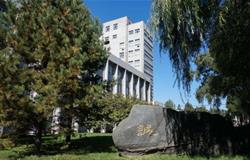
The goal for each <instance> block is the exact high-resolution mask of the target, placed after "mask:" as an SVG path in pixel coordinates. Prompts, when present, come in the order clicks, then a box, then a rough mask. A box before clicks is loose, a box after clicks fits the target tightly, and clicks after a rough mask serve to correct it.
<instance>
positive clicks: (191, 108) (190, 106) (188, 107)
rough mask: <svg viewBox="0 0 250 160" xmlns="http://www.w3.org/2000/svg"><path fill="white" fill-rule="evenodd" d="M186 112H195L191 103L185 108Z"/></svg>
mask: <svg viewBox="0 0 250 160" xmlns="http://www.w3.org/2000/svg"><path fill="white" fill-rule="evenodd" d="M184 111H185V112H194V111H195V110H194V107H193V105H192V104H191V103H189V102H187V103H186V104H185V106H184Z"/></svg>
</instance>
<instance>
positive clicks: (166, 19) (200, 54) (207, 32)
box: [151, 0, 250, 113]
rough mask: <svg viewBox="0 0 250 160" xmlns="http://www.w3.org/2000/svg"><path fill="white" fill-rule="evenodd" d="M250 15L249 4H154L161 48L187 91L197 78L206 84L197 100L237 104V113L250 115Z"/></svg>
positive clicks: (161, 0) (197, 0)
mask: <svg viewBox="0 0 250 160" xmlns="http://www.w3.org/2000/svg"><path fill="white" fill-rule="evenodd" d="M249 12H250V4H249V2H248V1H230V0H226V1H224V0H211V1H206V0H177V1H172V0H154V1H153V11H152V18H151V21H152V27H153V29H154V31H155V33H156V36H157V37H158V40H159V42H160V47H161V49H162V50H163V51H166V52H167V53H168V54H169V57H170V60H171V61H172V64H173V68H174V71H175V72H176V76H177V80H178V82H179V84H182V86H183V87H184V89H185V90H186V91H189V90H190V82H191V81H192V79H193V78H194V76H196V78H197V79H198V80H201V86H200V87H199V89H198V91H197V98H198V100H200V101H202V100H203V99H204V98H206V99H208V100H209V102H210V103H214V104H219V102H220V99H221V98H225V97H227V98H228V100H229V101H232V99H237V100H238V101H240V103H238V105H237V106H236V108H238V109H240V110H241V109H242V111H243V112H248V113H250V109H249V105H250V101H249V100H248V99H249V98H250V87H249V86H250V81H249V75H250V72H249V68H250V66H249V61H250V57H249V49H250V38H249V34H250V32H249V29H248V28H249V27H250V23H249V22H250V17H249ZM195 64H196V67H194V66H195ZM229 101H228V103H229Z"/></svg>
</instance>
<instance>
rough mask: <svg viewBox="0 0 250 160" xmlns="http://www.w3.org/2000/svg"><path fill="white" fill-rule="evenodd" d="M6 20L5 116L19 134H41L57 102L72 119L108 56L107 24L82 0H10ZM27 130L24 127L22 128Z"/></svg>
mask: <svg viewBox="0 0 250 160" xmlns="http://www.w3.org/2000/svg"><path fill="white" fill-rule="evenodd" d="M7 6H8V10H7V11H6V12H4V13H1V18H0V19H1V24H0V40H1V45H0V47H1V48H0V79H1V81H0V102H1V103H0V116H1V120H4V122H5V123H6V122H8V123H7V124H8V125H12V126H14V127H15V128H16V129H17V130H16V131H18V132H17V133H20V134H25V133H26V132H27V131H29V130H31V129H34V130H35V134H36V135H37V136H38V139H37V140H36V142H38V144H40V143H41V142H40V141H41V134H42V132H44V131H45V127H46V123H47V122H48V120H49V119H50V118H51V114H52V111H53V109H54V107H55V106H59V107H61V108H62V109H63V110H64V111H65V113H66V114H65V117H66V120H68V124H69V125H68V126H67V127H66V128H67V133H68V134H70V133H71V121H72V118H73V117H74V116H77V115H78V114H79V111H80V109H79V108H84V107H85V105H84V104H85V103H84V102H85V100H84V98H85V95H86V94H88V92H91V90H92V88H94V86H95V85H96V83H97V81H98V79H99V77H98V76H97V74H96V73H97V71H98V70H99V69H100V68H102V67H103V65H104V64H105V61H106V51H105V50H104V48H103V45H102V43H101V41H100V39H99V37H100V35H101V27H100V25H99V24H98V22H97V21H96V20H95V19H93V18H92V17H91V15H90V13H89V11H88V10H87V8H86V7H85V6H84V5H83V4H82V1H81V0H66V1H61V0H45V1H43V0H37V1H32V0H20V1H18V6H16V5H15V4H13V3H11V2H9V4H8V5H7ZM20 129H21V131H20Z"/></svg>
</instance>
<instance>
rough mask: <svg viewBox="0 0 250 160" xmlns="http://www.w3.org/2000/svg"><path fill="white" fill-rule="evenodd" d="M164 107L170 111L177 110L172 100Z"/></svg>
mask: <svg viewBox="0 0 250 160" xmlns="http://www.w3.org/2000/svg"><path fill="white" fill-rule="evenodd" d="M164 106H165V107H166V108H169V109H175V108H176V107H175V104H174V102H173V101H172V100H171V99H169V100H167V101H166V103H165V104H164Z"/></svg>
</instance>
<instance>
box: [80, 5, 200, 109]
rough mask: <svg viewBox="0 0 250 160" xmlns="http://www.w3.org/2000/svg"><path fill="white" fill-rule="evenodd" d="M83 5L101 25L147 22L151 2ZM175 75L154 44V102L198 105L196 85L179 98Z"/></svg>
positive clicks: (165, 55)
mask: <svg viewBox="0 0 250 160" xmlns="http://www.w3.org/2000/svg"><path fill="white" fill-rule="evenodd" d="M84 3H85V4H86V6H87V7H88V8H89V10H90V12H91V13H92V15H93V16H95V17H97V18H98V19H99V20H100V22H101V23H103V22H106V21H109V20H112V19H116V18H119V17H123V16H128V17H129V19H130V20H132V21H133V22H137V21H141V20H143V21H144V22H146V23H147V22H149V17H150V10H151V0H85V1H84ZM174 82H175V74H174V73H173V70H172V66H171V63H170V61H169V58H168V55H167V54H164V53H160V51H159V45H158V44H157V43H156V42H155V44H154V93H153V94H154V100H157V101H159V102H162V103H165V101H167V100H168V99H171V100H173V101H174V103H175V104H180V105H183V104H184V103H185V102H187V101H189V102H191V103H192V104H193V105H194V106H197V105H198V101H197V100H196V99H195V94H194V92H195V90H196V88H197V86H198V83H193V84H192V87H191V88H192V90H191V96H190V97H185V96H184V95H183V96H182V98H181V95H180V91H179V89H178V86H177V85H175V86H174Z"/></svg>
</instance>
